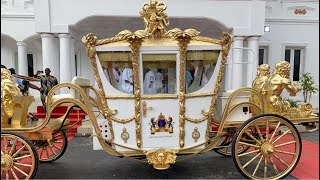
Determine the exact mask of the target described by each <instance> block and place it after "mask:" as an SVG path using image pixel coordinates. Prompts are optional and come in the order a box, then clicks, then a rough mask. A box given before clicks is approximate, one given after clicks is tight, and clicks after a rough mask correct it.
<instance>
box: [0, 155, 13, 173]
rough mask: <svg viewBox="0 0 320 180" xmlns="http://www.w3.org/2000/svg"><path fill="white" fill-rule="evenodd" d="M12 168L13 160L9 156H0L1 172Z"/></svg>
mask: <svg viewBox="0 0 320 180" xmlns="http://www.w3.org/2000/svg"><path fill="white" fill-rule="evenodd" d="M12 166H13V159H12V157H11V156H10V155H8V154H4V155H2V156H1V170H2V169H4V170H9V169H10V168H12Z"/></svg>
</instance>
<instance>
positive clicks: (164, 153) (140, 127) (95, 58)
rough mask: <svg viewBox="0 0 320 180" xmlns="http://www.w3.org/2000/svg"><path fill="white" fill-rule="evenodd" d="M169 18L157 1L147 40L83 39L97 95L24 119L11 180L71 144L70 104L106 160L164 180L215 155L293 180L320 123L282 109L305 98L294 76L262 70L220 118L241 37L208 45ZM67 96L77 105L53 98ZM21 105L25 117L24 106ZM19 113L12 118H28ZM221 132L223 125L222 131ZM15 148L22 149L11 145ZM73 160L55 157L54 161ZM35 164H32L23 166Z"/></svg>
mask: <svg viewBox="0 0 320 180" xmlns="http://www.w3.org/2000/svg"><path fill="white" fill-rule="evenodd" d="M165 10H166V5H165V4H164V3H162V2H159V3H158V2H156V1H151V2H150V4H145V5H143V9H142V11H141V12H140V15H141V17H142V18H143V20H144V22H145V29H144V30H138V31H135V32H130V31H128V30H124V31H121V32H120V33H119V34H118V35H116V36H115V37H113V38H107V39H101V40H98V39H97V37H96V36H95V35H94V34H92V33H89V34H88V35H87V36H85V37H83V39H82V42H83V43H84V45H85V47H86V50H87V54H88V57H89V59H90V62H91V65H92V68H93V72H94V76H95V81H96V82H95V84H96V88H94V87H92V86H90V83H89V84H88V83H78V84H77V83H62V84H59V85H57V86H55V87H54V88H53V89H52V90H51V91H50V92H49V95H48V98H47V104H48V107H47V116H46V118H45V119H40V120H39V121H38V122H37V123H33V122H25V121H24V118H26V116H24V114H25V112H23V113H22V114H21V113H20V114H21V115H20V116H21V117H20V118H19V121H21V122H19V123H18V124H19V125H14V124H15V123H11V124H8V123H7V125H6V126H3V127H2V128H1V131H5V132H2V133H1V141H4V143H2V144H3V145H2V146H1V153H2V156H1V172H2V176H3V177H5V178H6V176H7V177H8V178H17V175H16V174H18V173H19V174H22V177H23V178H24V177H25V178H30V177H33V176H34V174H35V172H36V169H37V166H38V163H37V160H38V154H39V151H38V153H37V152H35V151H36V150H35V149H34V145H35V143H34V142H42V143H43V144H45V145H46V146H44V145H43V144H41V143H38V144H40V145H38V148H40V149H41V148H42V149H44V148H45V147H52V144H53V142H55V141H57V140H56V139H55V138H54V135H55V133H56V132H62V136H63V137H65V131H64V130H65V129H67V128H69V127H70V125H69V124H68V122H67V121H65V120H66V117H67V114H66V115H65V116H63V117H61V118H59V119H55V120H53V119H52V118H50V116H51V113H52V110H53V109H54V108H55V107H57V106H59V105H62V104H67V105H68V109H69V110H70V109H72V108H73V107H79V108H81V109H82V110H83V111H84V112H85V113H86V114H87V115H88V116H89V118H90V120H91V122H92V124H93V128H94V132H95V135H94V137H95V138H97V140H98V141H99V144H100V145H101V148H102V149H103V150H104V151H106V152H107V153H109V154H111V155H114V156H119V157H123V156H124V157H129V158H134V159H137V160H139V161H143V162H146V163H149V164H151V165H153V167H154V168H156V169H159V170H164V169H167V168H169V167H170V164H175V163H176V162H178V161H181V160H184V159H187V158H188V157H191V156H193V155H195V154H200V153H205V152H209V151H211V150H215V151H216V152H217V153H219V154H222V155H224V156H232V157H233V159H234V163H235V165H236V167H237V168H238V170H239V171H240V172H241V173H242V174H243V175H244V176H245V177H247V178H253V179H260V178H271V179H277V178H283V177H285V176H287V175H288V174H290V172H291V171H292V170H293V169H294V167H295V166H296V165H297V163H298V161H299V158H300V155H301V148H302V147H301V138H300V135H299V133H298V131H297V129H296V128H295V126H294V124H300V123H304V122H318V121H319V119H318V117H317V116H316V115H314V114H312V113H311V109H310V107H311V106H310V105H309V104H306V105H304V106H303V108H301V109H298V108H291V107H290V106H289V105H288V104H287V102H286V101H285V100H282V98H281V96H280V94H281V92H282V90H283V89H287V90H291V92H290V93H292V94H293V95H294V94H295V92H296V91H298V90H299V87H298V86H296V85H295V84H292V83H291V82H289V81H288V80H287V79H288V78H286V77H285V76H282V75H283V74H282V73H284V74H285V73H286V72H288V70H290V67H289V68H288V67H287V65H286V63H284V62H280V63H279V64H278V66H279V67H276V68H275V69H277V70H278V71H277V70H275V71H274V73H273V75H271V76H270V77H269V75H268V73H267V74H266V73H263V72H264V71H263V70H265V69H263V68H261V69H259V71H258V72H259V74H258V77H257V79H256V81H255V82H254V86H253V88H242V89H239V90H236V91H234V92H233V93H232V94H231V95H230V96H229V98H228V99H227V100H226V102H222V103H221V102H220V104H223V109H218V108H216V104H217V97H218V92H219V89H220V83H221V81H222V77H223V73H224V67H225V65H226V61H227V55H228V52H229V49H230V45H231V43H232V37H231V36H230V35H229V34H228V33H227V32H225V33H223V34H222V36H221V39H213V38H208V37H202V36H199V32H198V31H197V30H195V29H186V30H180V29H178V28H175V29H172V30H169V31H166V26H167V25H168V23H169V21H168V17H167V15H166V14H165V12H164V11H165ZM119 69H121V70H122V73H121V74H119V73H118V72H119ZM267 70H268V68H267ZM191 72H192V73H191ZM2 74H3V73H2V71H1V76H2ZM192 74H193V75H194V76H192ZM190 75H191V76H190ZM2 79H3V78H2ZM84 81H85V80H84ZM274 82H277V83H274ZM279 82H280V83H279ZM65 87H69V88H70V89H71V90H72V91H73V94H74V95H73V96H69V95H58V96H57V95H54V94H55V92H56V91H57V90H59V89H61V88H65ZM1 92H2V91H1ZM1 95H2V93H1ZM11 98H12V97H11ZM25 98H26V97H25ZM8 99H10V95H9V96H8ZM4 102H5V101H4ZM14 102H15V105H13V106H14V107H15V108H17V107H18V105H19V103H17V101H14ZM1 103H3V101H1ZM17 104H18V105H17ZM92 105H94V106H95V107H97V109H98V110H99V111H100V112H101V113H102V115H103V118H102V119H98V118H97V117H96V116H95V114H94V111H93V106H92ZM2 107H8V105H6V106H5V105H3V104H1V108H2ZM15 108H13V109H14V110H15V111H14V112H13V113H12V114H15V113H16V112H20V111H17V110H16V109H15ZM244 109H246V111H244ZM218 110H219V111H220V112H218ZM2 113H3V111H2ZM22 115H23V117H22ZM287 118H289V119H290V120H288V119H287ZM12 122H13V121H12ZM22 122H23V123H22ZM51 122H52V124H53V125H52V124H50V123H51ZM213 124H214V125H217V129H216V130H214V131H213V130H212V125H213ZM101 127H104V131H102V130H101ZM18 133H19V134H18ZM25 137H26V138H27V139H26V138H25ZM28 139H29V140H31V142H30V141H29V140H28ZM63 139H65V138H63ZM9 140H15V141H14V142H13V144H12V143H11V141H9ZM15 142H20V144H21V145H20V147H19V148H12V147H15V146H16V145H15V144H16V143H15ZM59 142H60V140H59ZM65 143H66V140H65ZM9 146H10V147H9ZM65 147H66V146H65ZM49 149H50V148H49ZM60 149H61V148H60ZM64 150H65V149H63V151H62V150H61V151H59V152H60V153H59V154H58V153H55V152H53V153H52V154H51V155H52V156H50V157H52V158H51V161H53V160H56V159H57V158H59V157H60V156H61V155H62V154H63V152H64ZM47 152H48V151H47ZM180 155H181V156H180ZM26 157H30V158H31V160H32V161H31V163H30V161H29V163H28V162H25V163H21V162H19V160H20V159H24V158H26ZM40 159H41V157H40ZM42 160H44V159H42ZM20 167H28V168H29V171H28V172H29V173H26V172H24V173H22V172H21V171H22V170H21V168H20ZM23 175H24V176H23Z"/></svg>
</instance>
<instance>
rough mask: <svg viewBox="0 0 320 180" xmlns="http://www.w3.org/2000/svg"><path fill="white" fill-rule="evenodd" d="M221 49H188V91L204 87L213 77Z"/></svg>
mask: <svg viewBox="0 0 320 180" xmlns="http://www.w3.org/2000/svg"><path fill="white" fill-rule="evenodd" d="M219 53H220V51H218V50H215V51H188V52H187V67H186V92H187V93H192V92H195V91H198V90H199V89H201V88H202V87H204V86H205V85H206V84H207V83H208V82H209V80H210V79H211V77H212V74H213V71H214V69H215V67H216V63H217V61H218V57H219Z"/></svg>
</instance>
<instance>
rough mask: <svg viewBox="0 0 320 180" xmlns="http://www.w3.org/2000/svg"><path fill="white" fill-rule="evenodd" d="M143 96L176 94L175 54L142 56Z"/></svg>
mask: <svg viewBox="0 0 320 180" xmlns="http://www.w3.org/2000/svg"><path fill="white" fill-rule="evenodd" d="M142 61H143V94H176V92H177V88H176V86H177V85H176V84H177V80H176V54H143V55H142Z"/></svg>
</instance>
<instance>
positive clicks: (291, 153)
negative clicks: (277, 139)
mask: <svg viewBox="0 0 320 180" xmlns="http://www.w3.org/2000/svg"><path fill="white" fill-rule="evenodd" d="M275 152H278V153H283V154H290V155H296V153H294V152H288V151H281V150H275Z"/></svg>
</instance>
